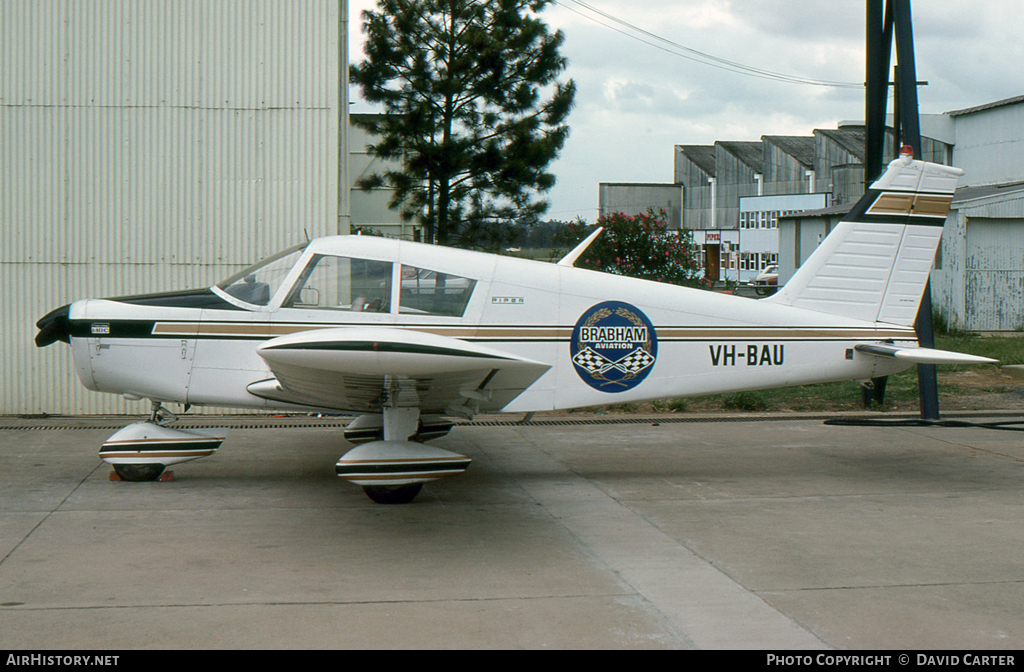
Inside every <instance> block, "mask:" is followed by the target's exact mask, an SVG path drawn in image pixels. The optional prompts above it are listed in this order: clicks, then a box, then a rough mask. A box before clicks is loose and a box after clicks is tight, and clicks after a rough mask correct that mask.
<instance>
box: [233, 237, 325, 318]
mask: <svg viewBox="0 0 1024 672" xmlns="http://www.w3.org/2000/svg"><path fill="white" fill-rule="evenodd" d="M304 247H305V245H300V246H298V247H292V248H289V249H287V250H285V251H283V252H280V253H278V254H275V255H274V256H272V257H270V258H268V259H264V260H263V261H261V262H260V263H258V264H255V265H253V266H250V267H249V268H247V269H245V270H244V271H241V272H240V273H236V274H235V275H232V276H231V277H230V278H228V279H227V280H224V281H223V282H220V283H218V284H217V287H219V288H220V289H222V290H224V292H225V293H227V294H230V295H231V296H233V297H235V298H236V299H239V300H241V301H245V302H246V303H251V304H252V305H254V306H265V305H267V304H268V303H270V299H271V298H272V297H273V296H274V294H275V293H276V292H277V290H278V288H279V287H280V286H281V282H283V281H284V278H285V276H286V275H288V271H290V270H292V266H294V265H295V262H296V261H298V260H299V257H300V256H302V250H303V248H304Z"/></svg>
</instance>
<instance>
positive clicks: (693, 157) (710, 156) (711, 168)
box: [676, 145, 718, 177]
mask: <svg viewBox="0 0 1024 672" xmlns="http://www.w3.org/2000/svg"><path fill="white" fill-rule="evenodd" d="M676 147H678V148H679V151H680V152H682V153H683V154H684V155H685V156H686V158H687V159H689V160H690V163H692V164H694V165H695V166H697V167H698V168H700V169H701V170H703V171H704V172H705V173H707V174H708V175H710V176H712V177H714V176H715V174H716V167H717V166H718V162H717V160H716V159H715V146H714V145H676Z"/></svg>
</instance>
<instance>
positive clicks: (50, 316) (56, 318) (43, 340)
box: [36, 303, 71, 348]
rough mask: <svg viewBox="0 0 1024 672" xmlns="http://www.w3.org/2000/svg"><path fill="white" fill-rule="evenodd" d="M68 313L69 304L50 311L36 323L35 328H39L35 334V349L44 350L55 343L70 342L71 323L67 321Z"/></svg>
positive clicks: (69, 310) (69, 309)
mask: <svg viewBox="0 0 1024 672" xmlns="http://www.w3.org/2000/svg"><path fill="white" fill-rule="evenodd" d="M70 312H71V304H70V303H69V304H68V305H66V306H61V307H60V308H58V309H56V310H51V311H50V312H48V313H47V314H46V315H43V316H42V317H41V318H40V319H39V321H38V322H36V327H38V328H39V333H38V334H36V347H37V348H45V347H46V346H48V345H50V344H51V343H56V342H57V341H64V342H65V343H70V342H71V322H70V321H69V320H68V314H69V313H70Z"/></svg>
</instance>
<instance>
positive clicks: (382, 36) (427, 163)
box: [351, 0, 576, 247]
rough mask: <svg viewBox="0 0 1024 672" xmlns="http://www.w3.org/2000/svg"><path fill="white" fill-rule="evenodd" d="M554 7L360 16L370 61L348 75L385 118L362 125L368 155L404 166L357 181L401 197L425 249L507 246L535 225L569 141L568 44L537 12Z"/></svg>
mask: <svg viewBox="0 0 1024 672" xmlns="http://www.w3.org/2000/svg"><path fill="white" fill-rule="evenodd" d="M551 2H552V0H379V2H378V5H377V9H376V11H366V12H363V32H364V33H365V34H366V47H365V54H366V58H365V60H364V61H363V62H362V63H360V64H358V65H354V66H352V68H351V78H352V81H353V82H355V83H356V84H357V85H359V86H360V88H361V89H362V93H363V97H364V98H365V99H366V100H367V101H369V102H371V103H377V104H379V105H380V106H381V107H382V108H383V112H384V113H385V114H384V115H381V116H377V117H374V118H371V119H367V120H365V121H361V122H357V123H360V125H361V126H362V127H364V128H365V129H366V130H368V131H370V132H371V133H373V134H374V135H375V136H376V137H377V138H378V140H377V142H375V143H374V144H373V145H371V146H370V147H369V148H368V151H369V152H370V153H371V154H372V155H374V156H377V157H380V158H382V159H387V160H392V161H395V162H400V164H401V167H400V168H395V169H392V170H387V171H384V172H382V173H379V174H375V175H371V176H369V177H366V178H364V179H361V180H359V181H358V182H357V185H358V186H359V187H360V188H363V189H373V188H390V189H392V190H394V192H393V197H392V200H391V204H390V205H391V207H393V208H396V209H398V210H399V211H400V212H401V213H402V216H403V218H405V219H406V220H407V221H409V220H414V221H418V222H419V223H420V224H422V225H423V228H424V231H425V237H426V239H427V240H428V241H430V242H437V243H439V244H442V245H459V246H464V247H495V246H500V245H502V244H503V242H504V240H505V237H504V231H506V230H507V227H505V224H507V223H509V222H511V221H513V220H517V219H518V220H520V221H522V220H524V219H526V220H535V219H536V217H537V215H539V214H540V213H542V212H544V210H545V209H546V208H547V204H546V203H545V202H543V201H540V200H538V199H537V198H536V197H535V194H537V193H543V192H545V191H548V190H549V189H551V187H552V186H554V184H555V177H554V175H552V174H551V173H549V172H547V166H548V164H549V163H550V162H551V161H552V160H553V159H554V158H555V157H556V156H557V155H558V153H559V151H560V150H561V149H562V146H563V145H564V144H565V140H566V138H567V137H568V134H569V127H568V126H567V125H566V124H565V120H566V118H567V117H568V114H569V110H570V109H571V108H572V104H573V98H574V96H575V90H576V89H575V85H574V84H573V82H572V80H569V81H567V82H559V81H558V76H559V74H560V73H561V72H562V71H563V70H564V69H565V66H566V60H565V58H563V57H562V56H561V54H560V52H559V50H560V47H561V45H562V42H563V40H564V37H563V35H562V33H561V32H560V31H559V32H555V33H551V32H550V31H549V30H548V27H547V25H546V24H545V23H544V22H543V21H541V20H540V18H539V17H538V13H539V12H540V11H541V10H543V9H544V8H545V7H546V6H547V5H549V4H551Z"/></svg>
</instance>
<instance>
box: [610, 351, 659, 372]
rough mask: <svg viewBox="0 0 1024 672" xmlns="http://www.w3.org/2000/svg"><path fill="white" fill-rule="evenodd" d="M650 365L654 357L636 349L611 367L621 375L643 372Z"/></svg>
mask: <svg viewBox="0 0 1024 672" xmlns="http://www.w3.org/2000/svg"><path fill="white" fill-rule="evenodd" d="M651 364H654V357H651V355H650V354H649V353H648V352H647V351H646V350H644V349H643V348H637V349H636V350H634V351H633V352H631V353H629V354H628V355H626V356H625V357H623V358H622V359H620V360H618V361H617V362H615V364H614V365H613V366H615V368H616V369H618V370H619V371H622V372H623V373H636V372H637V371H643V370H644V369H646V368H647V367H648V366H650V365H651Z"/></svg>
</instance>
